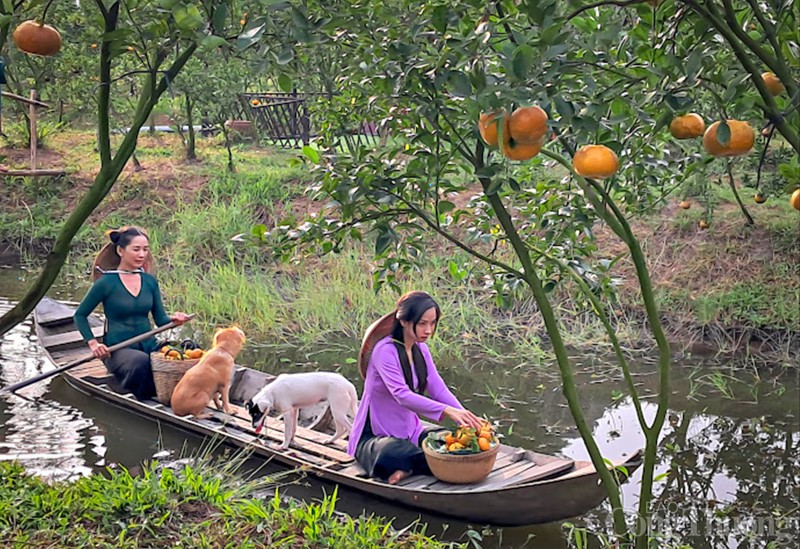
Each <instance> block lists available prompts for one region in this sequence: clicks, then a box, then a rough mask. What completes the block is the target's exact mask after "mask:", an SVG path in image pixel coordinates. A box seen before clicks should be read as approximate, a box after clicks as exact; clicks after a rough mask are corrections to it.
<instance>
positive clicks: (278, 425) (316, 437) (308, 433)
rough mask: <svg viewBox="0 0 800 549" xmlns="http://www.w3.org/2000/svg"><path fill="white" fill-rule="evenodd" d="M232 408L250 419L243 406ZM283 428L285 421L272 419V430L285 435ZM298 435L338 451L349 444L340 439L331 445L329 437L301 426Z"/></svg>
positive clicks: (241, 415) (344, 448)
mask: <svg viewBox="0 0 800 549" xmlns="http://www.w3.org/2000/svg"><path fill="white" fill-rule="evenodd" d="M231 406H232V407H233V409H234V410H235V411H236V413H237V415H238V417H239V418H248V417H250V414H249V413H248V411H247V409H246V408H244V407H243V406H237V405H236V404H231ZM244 421H247V423H248V426H249V428H250V430H252V427H253V426H252V423H250V422H249V421H248V420H247V419H245V420H244ZM283 427H284V424H283V421H277V422H276V418H273V417H270V425H269V428H270V429H274V430H276V431H278V432H280V433H283ZM296 435H297V436H300V437H301V438H304V439H306V440H311V441H313V442H316V443H318V444H323V445H325V446H327V447H329V448H336V449H337V450H339V451H342V452H346V451H347V442H346V441H345V440H344V439H341V438H340V439H339V440H336V441H334V442H333V443H332V444H329V443H328V442H327V440H328V438H330V437H329V435H326V434H324V433H320V432H319V431H314V430H312V429H308V428H306V427H301V426H300V425H298V426H297V431H296Z"/></svg>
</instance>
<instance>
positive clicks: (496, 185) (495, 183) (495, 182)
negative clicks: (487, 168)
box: [484, 177, 503, 196]
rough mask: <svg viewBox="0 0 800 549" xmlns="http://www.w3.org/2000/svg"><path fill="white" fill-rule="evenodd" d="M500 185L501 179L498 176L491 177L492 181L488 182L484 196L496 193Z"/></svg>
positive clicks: (501, 183)
mask: <svg viewBox="0 0 800 549" xmlns="http://www.w3.org/2000/svg"><path fill="white" fill-rule="evenodd" d="M502 186H503V180H502V179H501V178H499V177H495V178H494V179H492V182H491V183H489V186H488V187H487V188H486V191H485V192H484V194H486V196H491V195H493V194H497V191H499V190H500V188H501V187H502Z"/></svg>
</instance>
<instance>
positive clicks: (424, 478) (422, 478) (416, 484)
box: [395, 475, 439, 490]
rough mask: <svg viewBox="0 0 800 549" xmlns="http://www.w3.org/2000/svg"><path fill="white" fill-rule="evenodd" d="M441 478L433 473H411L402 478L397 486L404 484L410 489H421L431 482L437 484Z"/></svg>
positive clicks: (404, 486)
mask: <svg viewBox="0 0 800 549" xmlns="http://www.w3.org/2000/svg"><path fill="white" fill-rule="evenodd" d="M437 482H439V480H438V479H437V478H436V477H434V476H432V475H411V476H410V477H408V478H406V479H403V480H401V481H400V482H398V483H397V484H396V485H395V486H402V487H403V488H408V489H410V490H421V489H423V488H425V487H427V486H430V485H431V484H436V483H437Z"/></svg>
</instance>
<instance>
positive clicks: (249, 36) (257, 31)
mask: <svg viewBox="0 0 800 549" xmlns="http://www.w3.org/2000/svg"><path fill="white" fill-rule="evenodd" d="M265 28H266V25H265V24H263V23H262V24H261V25H258V26H257V27H253V28H251V29H248V30H247V31H246V32H243V33H242V34H240V35H239V38H237V39H236V50H237V51H242V50H246V49H247V48H249V47H250V46H252V45H253V44H256V43H258V41H259V40H261V36H262V35H263V34H264V30H265Z"/></svg>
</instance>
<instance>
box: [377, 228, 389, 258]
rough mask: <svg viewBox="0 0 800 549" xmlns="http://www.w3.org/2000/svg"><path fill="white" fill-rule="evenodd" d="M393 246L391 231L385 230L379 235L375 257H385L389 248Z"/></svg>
mask: <svg viewBox="0 0 800 549" xmlns="http://www.w3.org/2000/svg"><path fill="white" fill-rule="evenodd" d="M391 244H392V233H391V230H390V229H388V228H384V229H383V231H382V232H381V233H380V234H379V235H378V238H376V239H375V255H383V254H384V252H386V250H388V249H389V246H391Z"/></svg>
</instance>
